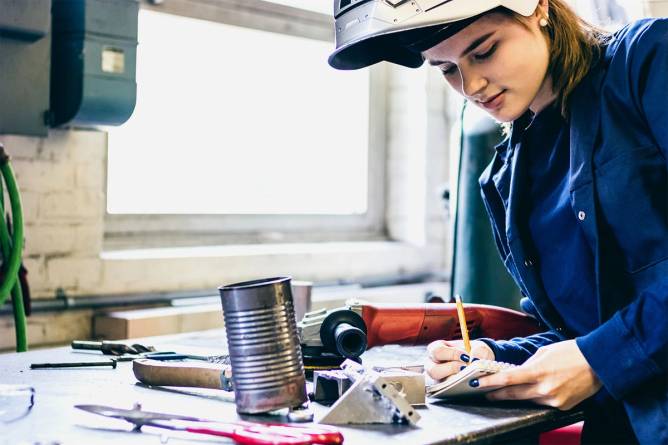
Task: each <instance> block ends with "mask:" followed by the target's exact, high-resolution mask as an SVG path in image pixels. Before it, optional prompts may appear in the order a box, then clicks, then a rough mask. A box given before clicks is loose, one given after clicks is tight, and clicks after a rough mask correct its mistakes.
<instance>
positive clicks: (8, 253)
mask: <svg viewBox="0 0 668 445" xmlns="http://www.w3.org/2000/svg"><path fill="white" fill-rule="evenodd" d="M0 173H2V178H3V179H4V182H5V185H6V186H7V194H8V195H9V202H10V205H11V208H12V229H13V231H12V234H11V237H10V233H9V228H8V227H7V222H6V220H5V209H4V205H0V250H2V258H3V269H4V273H5V274H4V275H5V280H4V281H3V282H2V283H1V284H0V305H2V304H4V303H5V301H6V300H7V298H8V297H9V295H10V294H11V296H12V303H13V308H14V325H15V330H16V351H17V352H24V351H27V350H28V340H27V335H26V316H25V308H24V307H23V295H22V292H21V284H20V282H19V280H18V273H19V268H20V267H21V255H22V253H23V213H22V211H21V198H20V195H19V189H18V187H17V185H16V180H15V179H14V173H13V172H12V168H11V166H10V165H9V156H7V154H6V153H5V150H4V147H3V146H2V144H0ZM0 191H1V189H0ZM2 203H4V202H2Z"/></svg>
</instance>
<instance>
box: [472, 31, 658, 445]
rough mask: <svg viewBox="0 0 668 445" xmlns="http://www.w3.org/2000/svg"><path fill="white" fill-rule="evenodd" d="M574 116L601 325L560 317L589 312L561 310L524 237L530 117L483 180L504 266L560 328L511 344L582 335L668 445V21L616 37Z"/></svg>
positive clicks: (575, 193) (574, 181) (588, 352)
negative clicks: (523, 151)
mask: <svg viewBox="0 0 668 445" xmlns="http://www.w3.org/2000/svg"><path fill="white" fill-rule="evenodd" d="M568 116H569V118H568V124H569V128H570V130H569V131H570V168H569V191H570V202H571V207H572V210H573V215H574V217H575V218H577V221H578V223H579V224H580V225H581V229H582V231H583V233H584V235H585V238H586V241H587V244H588V245H589V247H590V248H591V251H592V253H593V254H594V259H595V274H596V277H595V279H596V281H595V282H596V295H593V296H592V298H596V299H597V307H598V314H597V315H598V327H597V328H596V329H594V330H593V331H591V332H589V333H584V334H583V333H573V332H569V330H568V328H567V324H566V323H564V320H563V319H562V316H561V315H560V313H561V314H562V315H563V314H566V315H564V316H567V314H568V312H569V311H577V310H578V308H559V309H560V310H559V312H558V311H557V310H556V308H555V307H554V305H553V303H552V302H551V300H550V298H549V297H548V296H547V295H546V293H545V290H544V288H543V286H542V283H541V276H540V274H539V272H538V270H537V269H538V268H537V267H535V263H536V261H539V260H540V259H539V258H532V255H531V252H530V251H529V247H528V246H527V245H526V243H524V242H523V240H522V237H521V236H520V234H521V230H522V229H521V227H522V223H523V222H524V221H523V220H522V218H526V213H525V212H524V210H523V209H522V198H523V197H524V196H525V194H524V192H525V190H526V187H527V182H526V181H527V178H526V172H524V171H523V170H522V169H520V168H515V167H516V164H515V161H516V159H517V156H513V154H514V153H516V152H517V151H518V149H519V147H520V145H521V144H522V130H523V127H522V126H523V125H524V123H523V122H521V120H520V121H516V122H515V123H514V125H513V130H512V132H511V134H510V137H509V138H508V139H507V140H506V141H504V142H503V143H502V144H501V145H499V146H498V147H497V153H496V154H495V156H494V158H493V160H492V162H491V163H490V165H489V166H488V167H487V169H486V170H485V171H484V172H483V174H482V176H481V178H480V185H481V190H482V196H483V201H484V203H485V207H486V209H487V212H488V214H489V217H490V220H491V223H492V228H493V231H494V237H495V240H496V243H497V247H498V250H499V252H500V254H501V256H502V259H503V261H504V265H505V266H506V268H507V269H508V271H509V272H510V274H511V275H512V276H513V278H514V280H515V281H516V283H517V284H518V286H519V287H520V289H521V290H522V292H523V294H524V295H525V296H526V297H528V300H527V299H525V301H524V302H523V308H524V309H525V310H526V311H527V312H530V313H532V314H533V315H535V316H537V317H538V318H539V319H540V320H541V321H542V322H543V323H544V324H545V325H546V326H547V329H548V331H547V332H545V333H543V334H538V335H536V336H532V337H528V338H526V339H513V340H511V343H513V345H512V346H517V348H518V349H519V350H521V351H525V352H526V353H527V354H532V353H533V352H535V351H536V349H538V348H539V347H541V346H544V345H546V344H549V343H553V342H555V341H560V340H565V339H569V338H576V341H577V344H578V346H579V348H580V350H581V351H582V353H583V355H584V356H585V358H586V359H587V361H588V363H589V364H590V365H591V367H592V369H593V370H594V372H595V373H596V374H597V376H598V377H599V379H600V380H601V382H602V383H603V386H604V387H605V389H606V390H607V391H608V392H609V394H610V395H611V396H612V397H613V398H614V399H616V400H619V401H621V402H623V404H624V408H625V410H626V412H627V414H628V417H629V420H630V422H631V425H632V427H633V430H634V432H635V434H636V436H637V438H638V439H639V441H640V442H641V443H648V444H654V443H668V161H667V158H668V20H666V19H647V20H641V21H638V22H635V23H632V24H630V25H628V26H626V27H625V28H624V29H622V30H620V31H619V32H618V33H616V34H615V35H614V37H613V38H612V39H611V41H610V42H609V44H607V45H606V46H605V47H604V51H603V54H602V56H601V58H600V61H599V62H598V63H597V64H596V65H595V66H593V67H592V69H591V70H590V72H589V74H588V75H587V76H586V77H585V79H583V81H582V82H581V83H580V84H579V85H578V87H577V88H576V90H575V91H574V92H573V93H572V95H571V97H570V99H569V108H568ZM504 178H505V179H504ZM508 178H510V179H508ZM502 191H507V194H506V196H507V197H508V199H503V197H502V195H503V193H501V192H502ZM555 230H558V228H555ZM564 263H565V264H568V258H564ZM502 346H503V342H499V343H498V344H497V346H496V347H497V348H499V347H502ZM493 349H494V347H493Z"/></svg>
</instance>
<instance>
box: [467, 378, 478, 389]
mask: <svg viewBox="0 0 668 445" xmlns="http://www.w3.org/2000/svg"><path fill="white" fill-rule="evenodd" d="M469 386H470V387H471V388H477V387H478V386H480V382H479V381H478V379H473V380H469Z"/></svg>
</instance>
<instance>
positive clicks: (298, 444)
mask: <svg viewBox="0 0 668 445" xmlns="http://www.w3.org/2000/svg"><path fill="white" fill-rule="evenodd" d="M185 430H186V431H188V432H189V433H197V434H208V435H210V436H222V437H229V438H230V439H232V440H234V441H235V442H236V443H238V444H241V445H310V444H311V443H313V442H312V441H311V438H310V437H309V436H308V435H306V434H292V435H285V434H278V433H275V434H268V433H266V432H257V431H253V430H252V429H249V428H246V427H243V426H242V427H236V428H234V427H233V428H228V429H223V428H213V427H207V428H205V427H186V429H185Z"/></svg>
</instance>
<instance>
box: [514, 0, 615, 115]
mask: <svg viewBox="0 0 668 445" xmlns="http://www.w3.org/2000/svg"><path fill="white" fill-rule="evenodd" d="M512 14H513V17H514V18H515V19H516V20H518V21H519V22H520V23H522V24H523V25H524V26H526V18H525V17H523V16H521V15H519V14H516V13H512ZM541 30H542V31H543V33H544V34H545V35H546V37H547V39H548V45H549V51H550V61H549V65H548V70H547V72H548V74H549V75H550V77H551V78H552V89H553V91H554V92H558V99H557V100H558V101H559V102H560V105H561V112H562V114H564V115H566V113H567V108H568V97H569V95H570V94H571V93H572V92H573V90H574V89H575V87H576V86H577V85H578V84H579V83H580V81H582V79H583V78H584V77H585V76H586V75H587V73H588V72H589V70H590V69H591V67H592V66H593V65H595V64H596V62H597V61H598V60H599V58H600V56H601V51H602V46H603V45H604V44H605V43H606V42H607V41H608V40H609V38H610V34H609V33H608V32H607V31H605V30H603V29H601V28H599V27H597V26H594V25H592V24H590V23H588V22H586V21H585V20H583V19H582V18H581V17H579V16H578V15H577V14H576V13H575V11H573V9H571V7H570V6H568V5H567V4H566V3H565V1H564V0H550V2H549V20H548V24H547V26H545V27H541Z"/></svg>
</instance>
